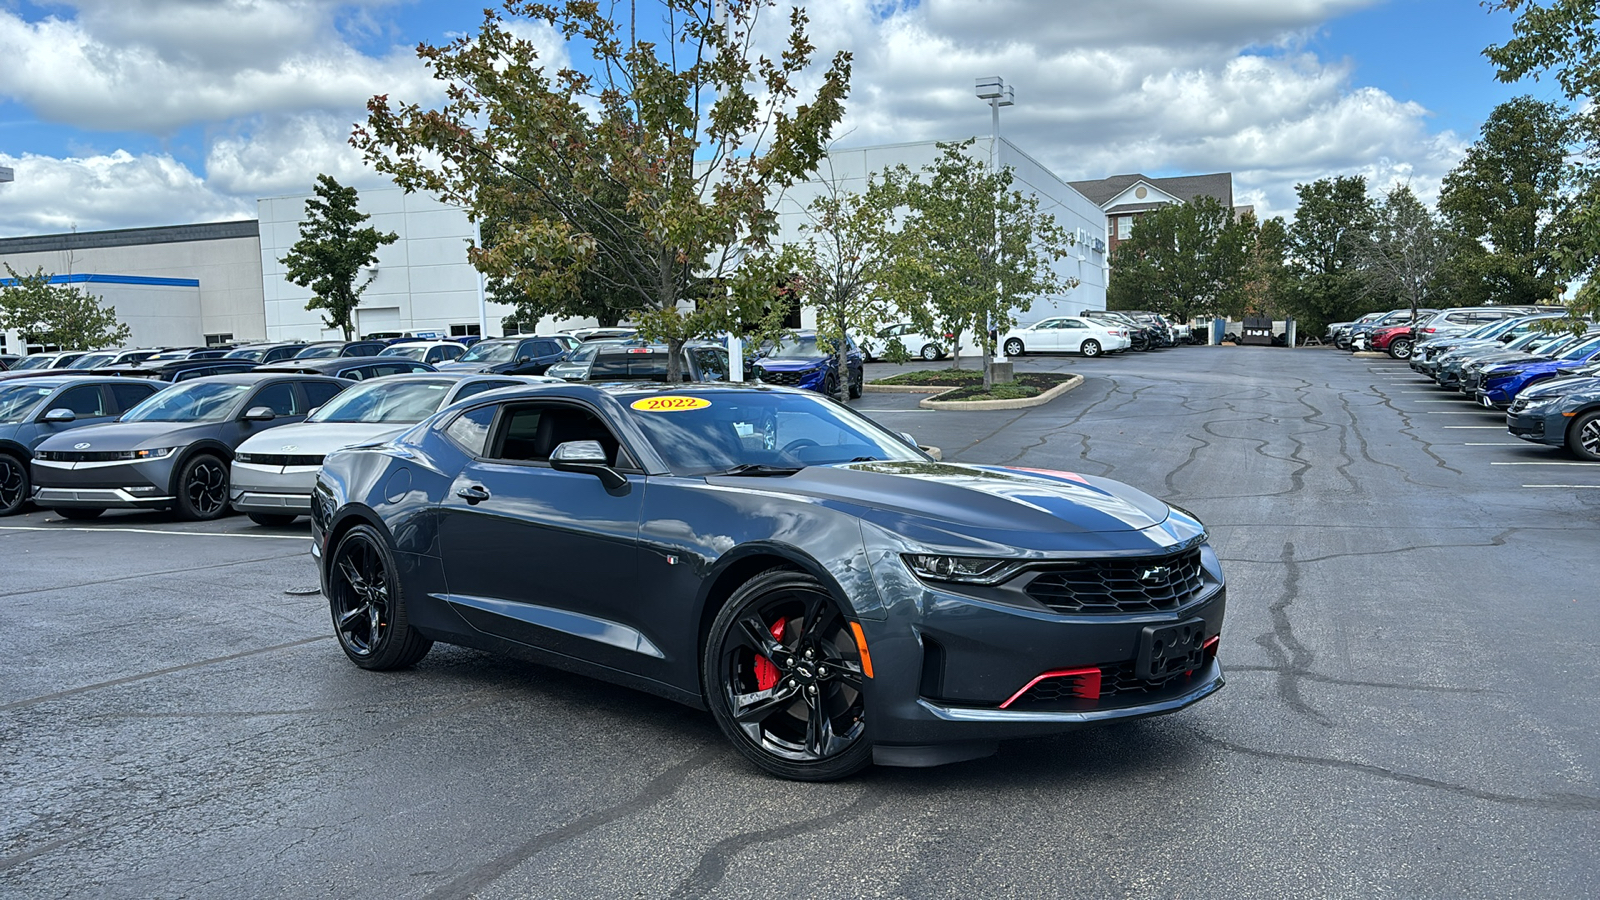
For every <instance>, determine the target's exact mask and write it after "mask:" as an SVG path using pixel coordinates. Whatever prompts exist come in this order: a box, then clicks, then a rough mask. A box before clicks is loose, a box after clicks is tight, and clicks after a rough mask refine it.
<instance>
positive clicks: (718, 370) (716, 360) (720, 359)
mask: <svg viewBox="0 0 1600 900" xmlns="http://www.w3.org/2000/svg"><path fill="white" fill-rule="evenodd" d="M691 352H692V353H693V354H694V361H695V362H696V363H699V365H700V377H701V378H702V379H703V380H705V381H727V380H728V357H727V354H726V353H723V352H722V351H720V350H718V349H717V348H715V347H697V348H695V349H694V350H693V351H691Z"/></svg>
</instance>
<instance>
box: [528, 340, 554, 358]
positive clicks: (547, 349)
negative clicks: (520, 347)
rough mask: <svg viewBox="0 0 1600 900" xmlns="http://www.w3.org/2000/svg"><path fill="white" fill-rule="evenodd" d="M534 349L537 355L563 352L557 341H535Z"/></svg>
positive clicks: (552, 354) (551, 354)
mask: <svg viewBox="0 0 1600 900" xmlns="http://www.w3.org/2000/svg"><path fill="white" fill-rule="evenodd" d="M533 351H534V355H535V356H555V355H556V354H557V353H560V352H561V347H560V346H558V345H557V344H556V342H555V341H534V342H533Z"/></svg>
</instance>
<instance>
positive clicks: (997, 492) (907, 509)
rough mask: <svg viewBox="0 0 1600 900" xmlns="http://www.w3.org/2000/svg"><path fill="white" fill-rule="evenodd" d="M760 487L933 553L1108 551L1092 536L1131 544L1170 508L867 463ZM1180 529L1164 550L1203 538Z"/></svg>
mask: <svg viewBox="0 0 1600 900" xmlns="http://www.w3.org/2000/svg"><path fill="white" fill-rule="evenodd" d="M755 480H756V481H758V482H759V487H760V488H761V489H764V490H768V491H776V492H781V493H785V494H790V495H798V496H803V497H806V498H808V499H811V500H814V501H815V502H820V503H824V504H828V505H832V506H837V507H840V508H848V511H850V512H851V513H853V514H854V515H856V516H858V517H859V518H861V519H863V520H865V521H867V522H871V523H872V524H875V525H877V526H880V527H881V528H883V529H885V530H887V531H889V532H892V533H894V534H897V535H899V536H901V537H902V538H906V539H910V540H912V541H915V542H917V543H919V544H923V545H928V546H953V545H960V544H971V543H973V542H975V541H976V542H982V543H992V544H995V545H1003V546H1009V547H1020V548H1028V549H1035V550H1059V549H1063V548H1067V547H1072V546H1090V545H1095V546H1099V545H1103V544H1105V543H1107V542H1105V541H1098V542H1097V541H1089V540H1085V539H1086V538H1090V537H1092V536H1095V535H1106V536H1113V537H1114V536H1117V535H1121V536H1127V535H1129V534H1130V533H1133V532H1143V531H1146V530H1148V529H1151V528H1154V527H1156V526H1163V525H1164V524H1165V523H1167V522H1168V519H1169V517H1170V516H1172V510H1171V508H1170V507H1168V506H1167V504H1165V503H1162V502H1161V501H1160V500H1157V499H1156V498H1154V497H1151V496H1150V495H1148V494H1145V493H1143V492H1142V491H1139V490H1136V489H1134V488H1132V487H1129V486H1128V485H1125V484H1122V483H1121V482H1117V481H1111V480H1109V479H1105V478H1096V477H1093V476H1086V475H1077V474H1074V473H1071V472H1053V471H1045V470H1038V469H1013V468H1004V467H999V466H967V465H957V464H952V463H940V462H862V463H844V464H840V465H834V466H810V467H807V468H805V469H802V470H800V471H799V472H796V473H795V474H793V475H789V476H784V477H776V478H765V479H755ZM751 481H752V479H750V478H742V477H718V476H710V477H708V478H707V482H708V483H709V484H713V485H715V486H718V487H724V486H726V487H756V486H757V485H752V484H751ZM1182 518H1183V520H1184V522H1186V523H1193V527H1192V528H1180V529H1179V531H1181V532H1183V533H1182V534H1176V533H1175V534H1172V535H1169V536H1168V537H1167V538H1165V539H1164V540H1163V542H1164V543H1174V542H1176V541H1177V540H1181V539H1187V538H1191V537H1195V536H1197V535H1199V534H1200V533H1201V529H1200V526H1199V524H1198V523H1197V522H1194V520H1192V519H1190V518H1189V517H1188V516H1183V517H1182Z"/></svg>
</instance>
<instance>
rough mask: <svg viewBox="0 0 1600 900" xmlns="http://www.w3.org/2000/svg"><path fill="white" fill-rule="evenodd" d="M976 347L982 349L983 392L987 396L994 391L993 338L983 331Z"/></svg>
mask: <svg viewBox="0 0 1600 900" xmlns="http://www.w3.org/2000/svg"><path fill="white" fill-rule="evenodd" d="M978 346H979V347H981V348H982V349H983V392H984V393H985V394H987V393H989V392H990V391H992V390H994V370H993V363H994V338H992V337H990V336H989V333H988V332H987V331H985V332H984V334H983V340H981V341H979V342H978Z"/></svg>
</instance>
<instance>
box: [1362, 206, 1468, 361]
mask: <svg viewBox="0 0 1600 900" xmlns="http://www.w3.org/2000/svg"><path fill="white" fill-rule="evenodd" d="M1373 218H1374V222H1373V229H1372V236H1371V240H1370V241H1369V242H1368V243H1367V244H1366V245H1365V246H1364V247H1363V248H1362V253H1361V270H1362V273H1363V277H1364V278H1366V280H1367V282H1368V284H1369V285H1370V286H1371V287H1372V288H1373V290H1374V291H1375V292H1376V293H1379V294H1381V295H1384V296H1393V297H1398V298H1399V300H1400V302H1401V303H1403V304H1406V305H1409V306H1410V307H1411V321H1412V322H1416V320H1417V310H1418V308H1420V307H1423V306H1426V305H1428V304H1429V303H1430V301H1431V300H1432V298H1433V296H1434V294H1435V293H1436V291H1437V289H1438V277H1439V273H1440V271H1441V270H1442V269H1443V268H1444V265H1445V262H1446V261H1447V259H1448V258H1449V253H1450V248H1449V244H1448V242H1447V241H1446V240H1445V237H1444V234H1443V229H1442V228H1441V227H1440V225H1439V221H1438V217H1437V216H1435V215H1434V213H1433V211H1432V210H1430V209H1428V207H1427V206H1425V205H1423V203H1422V201H1421V200H1418V199H1417V195H1416V194H1413V193H1412V192H1411V188H1410V187H1409V186H1407V185H1403V184H1402V185H1396V186H1395V187H1394V188H1393V189H1391V190H1390V191H1389V193H1388V194H1387V195H1386V196H1385V197H1384V198H1383V201H1382V202H1380V203H1379V204H1378V205H1377V207H1376V210H1375V215H1374V217H1373ZM1397 340H1398V339H1397Z"/></svg>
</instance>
